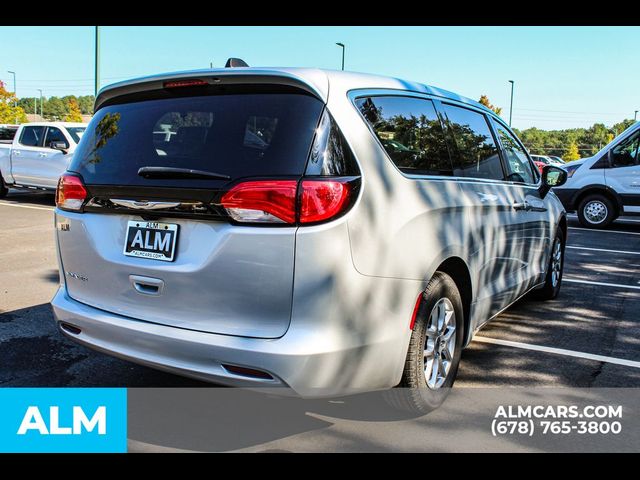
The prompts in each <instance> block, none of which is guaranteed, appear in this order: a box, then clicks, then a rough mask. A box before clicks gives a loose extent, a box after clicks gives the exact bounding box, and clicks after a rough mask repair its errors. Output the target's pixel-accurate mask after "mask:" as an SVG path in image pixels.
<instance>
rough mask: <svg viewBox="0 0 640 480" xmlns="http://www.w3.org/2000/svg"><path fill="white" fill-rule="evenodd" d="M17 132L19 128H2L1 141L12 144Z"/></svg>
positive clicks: (0, 131) (0, 128)
mask: <svg viewBox="0 0 640 480" xmlns="http://www.w3.org/2000/svg"><path fill="white" fill-rule="evenodd" d="M17 131H18V128H17V127H13V128H12V127H0V141H1V142H7V143H10V142H11V141H12V140H13V137H15V136H16V132H17Z"/></svg>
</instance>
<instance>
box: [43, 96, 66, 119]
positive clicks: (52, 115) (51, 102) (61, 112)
mask: <svg viewBox="0 0 640 480" xmlns="http://www.w3.org/2000/svg"><path fill="white" fill-rule="evenodd" d="M66 114H67V109H66V108H65V106H64V102H63V101H62V99H60V98H58V97H49V98H48V99H47V101H46V102H45V104H44V116H45V117H46V118H47V119H49V120H62V119H63V118H64V117H65V115H66Z"/></svg>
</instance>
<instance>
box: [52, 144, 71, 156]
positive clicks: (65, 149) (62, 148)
mask: <svg viewBox="0 0 640 480" xmlns="http://www.w3.org/2000/svg"><path fill="white" fill-rule="evenodd" d="M49 148H53V149H54V150H60V151H61V152H62V153H64V154H66V153H67V152H68V151H69V145H67V142H51V143H50V144H49Z"/></svg>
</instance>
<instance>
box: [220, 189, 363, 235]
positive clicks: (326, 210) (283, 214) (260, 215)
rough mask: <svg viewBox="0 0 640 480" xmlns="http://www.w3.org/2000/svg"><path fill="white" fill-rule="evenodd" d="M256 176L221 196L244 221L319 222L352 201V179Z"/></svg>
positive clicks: (239, 220) (221, 201)
mask: <svg viewBox="0 0 640 480" xmlns="http://www.w3.org/2000/svg"><path fill="white" fill-rule="evenodd" d="M297 190H298V182H297V181H296V180H253V181H248V182H243V183H239V184H238V185H236V186H235V187H233V188H232V189H231V190H229V191H228V192H226V193H225V194H224V195H223V196H222V199H221V200H220V203H221V205H222V206H223V207H224V208H225V210H226V211H227V213H228V214H229V215H230V216H231V218H233V219H234V220H235V221H237V222H242V223H286V224H295V223H296V217H297V220H298V221H299V222H300V223H304V224H308V223H317V222H322V221H326V220H329V219H331V218H334V217H336V216H338V215H339V214H341V213H343V212H344V210H345V209H346V208H347V206H348V205H349V204H350V202H349V200H350V197H351V192H352V186H351V184H350V183H349V180H348V179H346V180H345V179H335V180H303V181H302V182H301V184H300V196H299V199H298V196H297Z"/></svg>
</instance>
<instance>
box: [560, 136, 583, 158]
mask: <svg viewBox="0 0 640 480" xmlns="http://www.w3.org/2000/svg"><path fill="white" fill-rule="evenodd" d="M562 158H563V159H564V160H565V161H566V162H572V161H573V160H578V159H579V158H580V151H579V150H578V144H577V143H576V142H575V141H572V142H571V143H570V144H569V146H568V147H567V151H566V152H565V153H564V157H562Z"/></svg>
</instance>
